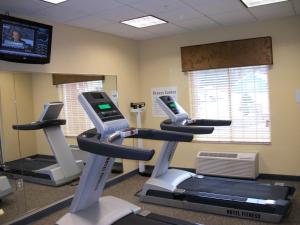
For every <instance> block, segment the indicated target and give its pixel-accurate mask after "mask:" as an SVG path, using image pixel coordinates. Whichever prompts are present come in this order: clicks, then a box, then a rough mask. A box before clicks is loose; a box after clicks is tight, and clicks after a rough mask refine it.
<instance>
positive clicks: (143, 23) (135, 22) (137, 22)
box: [121, 16, 167, 28]
mask: <svg viewBox="0 0 300 225" xmlns="http://www.w3.org/2000/svg"><path fill="white" fill-rule="evenodd" d="M121 23H123V24H127V25H129V26H133V27H136V28H144V27H150V26H154V25H159V24H163V23H167V21H164V20H161V19H159V18H157V17H154V16H144V17H140V18H136V19H131V20H124V21H122V22H121Z"/></svg>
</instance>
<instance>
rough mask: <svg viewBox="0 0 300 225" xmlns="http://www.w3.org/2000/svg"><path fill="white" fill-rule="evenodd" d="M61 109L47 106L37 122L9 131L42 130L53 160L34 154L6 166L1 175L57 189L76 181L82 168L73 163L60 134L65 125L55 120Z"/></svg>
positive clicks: (56, 104) (57, 104)
mask: <svg viewBox="0 0 300 225" xmlns="http://www.w3.org/2000/svg"><path fill="white" fill-rule="evenodd" d="M62 107H63V103H62V102H50V103H47V104H45V106H44V110H43V112H42V114H41V116H40V118H39V120H38V121H36V122H32V123H29V124H23V125H13V129H15V130H19V131H33V130H43V131H44V133H45V135H46V138H47V141H48V143H49V145H50V147H51V150H52V152H53V156H51V155H41V154H36V155H32V156H28V157H25V158H21V159H17V160H13V161H10V162H6V163H4V166H3V167H2V169H1V170H2V171H1V172H2V173H4V174H7V175H9V176H12V177H14V178H22V179H24V180H25V181H28V182H33V183H38V184H44V185H49V186H60V185H64V184H66V183H69V182H72V181H73V180H76V179H78V177H79V176H80V174H81V171H82V168H83V165H84V164H83V161H82V160H75V159H74V156H73V154H72V152H71V150H70V148H69V146H68V143H67V141H66V139H65V136H64V135H63V132H62V130H61V126H62V125H65V124H66V121H65V120H62V119H58V116H59V114H60V112H61V110H62Z"/></svg>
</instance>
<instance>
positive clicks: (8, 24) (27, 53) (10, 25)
mask: <svg viewBox="0 0 300 225" xmlns="http://www.w3.org/2000/svg"><path fill="white" fill-rule="evenodd" d="M51 41H52V26H49V25H46V24H41V23H37V22H33V21H29V20H24V19H20V18H15V17H11V16H6V15H0V59H1V60H6V61H11V62H19V63H31V64H46V63H49V62H50V55H51Z"/></svg>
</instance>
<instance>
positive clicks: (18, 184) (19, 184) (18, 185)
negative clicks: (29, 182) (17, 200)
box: [16, 179, 24, 191]
mask: <svg viewBox="0 0 300 225" xmlns="http://www.w3.org/2000/svg"><path fill="white" fill-rule="evenodd" d="M23 188H24V182H23V179H17V180H16V189H17V191H22V190H23Z"/></svg>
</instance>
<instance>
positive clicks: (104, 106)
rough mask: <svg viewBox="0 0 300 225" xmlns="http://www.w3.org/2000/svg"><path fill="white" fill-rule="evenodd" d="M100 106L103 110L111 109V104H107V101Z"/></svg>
mask: <svg viewBox="0 0 300 225" xmlns="http://www.w3.org/2000/svg"><path fill="white" fill-rule="evenodd" d="M98 108H99V109H101V110H105V109H111V105H110V104H107V103H104V104H100V105H98Z"/></svg>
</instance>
